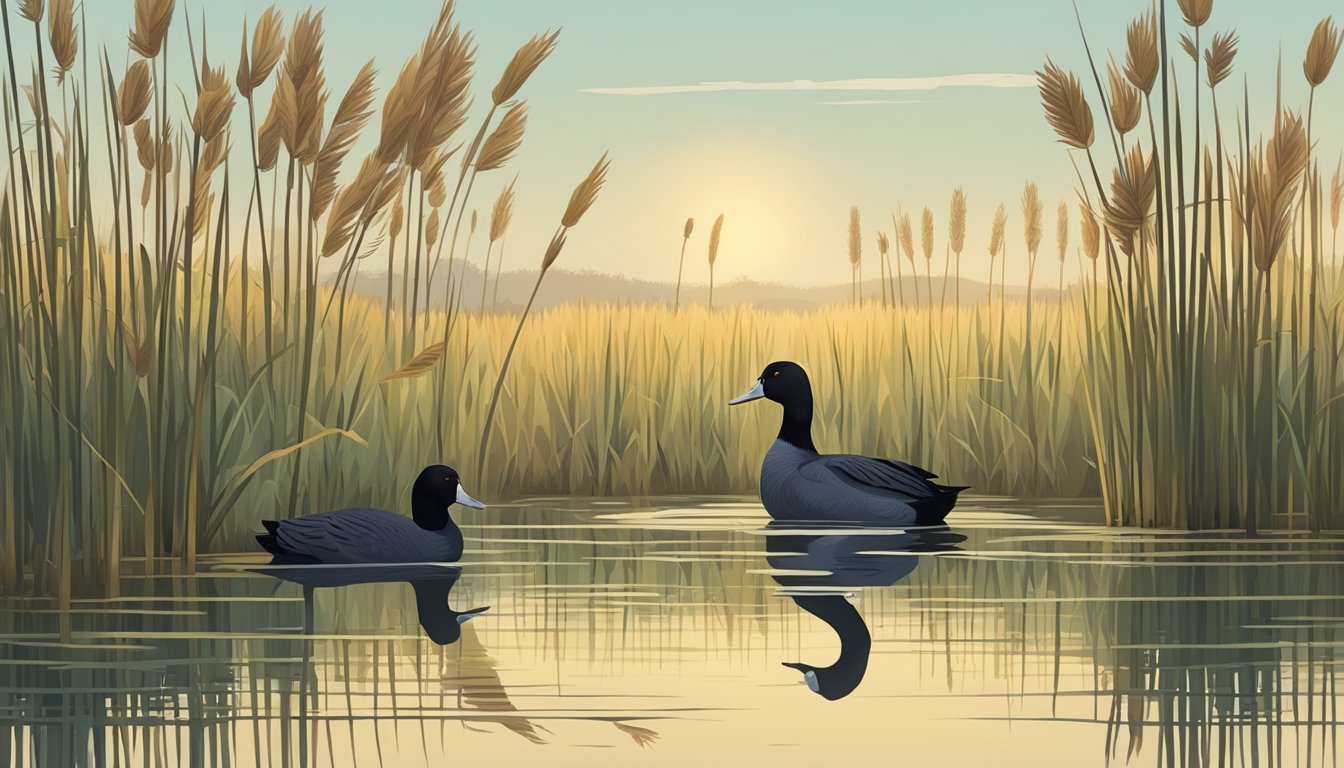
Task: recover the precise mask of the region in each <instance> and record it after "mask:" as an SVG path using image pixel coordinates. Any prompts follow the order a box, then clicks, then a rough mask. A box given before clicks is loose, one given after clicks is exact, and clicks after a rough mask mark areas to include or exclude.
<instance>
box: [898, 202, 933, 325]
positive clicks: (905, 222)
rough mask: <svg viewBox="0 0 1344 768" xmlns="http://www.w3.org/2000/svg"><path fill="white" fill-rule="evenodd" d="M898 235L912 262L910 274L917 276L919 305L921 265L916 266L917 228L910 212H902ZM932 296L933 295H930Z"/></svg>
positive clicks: (902, 250) (916, 301) (903, 249)
mask: <svg viewBox="0 0 1344 768" xmlns="http://www.w3.org/2000/svg"><path fill="white" fill-rule="evenodd" d="M896 237H897V238H898V239H899V240H900V243H901V253H903V254H905V258H906V260H907V261H909V262H910V274H911V275H913V276H914V278H915V305H916V306H918V305H919V267H917V266H915V229H914V227H913V226H911V224H910V214H908V213H902V214H901V221H900V223H899V224H898V225H897V226H896ZM930 298H932V297H930Z"/></svg>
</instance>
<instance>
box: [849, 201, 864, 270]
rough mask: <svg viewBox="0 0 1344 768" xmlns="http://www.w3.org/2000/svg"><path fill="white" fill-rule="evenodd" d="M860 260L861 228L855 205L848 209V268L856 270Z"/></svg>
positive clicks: (861, 251) (861, 255) (861, 247)
mask: <svg viewBox="0 0 1344 768" xmlns="http://www.w3.org/2000/svg"><path fill="white" fill-rule="evenodd" d="M862 258H863V228H862V227H860V226H859V207H858V206H857V205H855V206H851V207H850V209H849V266H850V267H851V268H852V269H858V268H859V260H860V259H862Z"/></svg>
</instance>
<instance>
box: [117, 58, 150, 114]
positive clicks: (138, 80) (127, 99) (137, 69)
mask: <svg viewBox="0 0 1344 768" xmlns="http://www.w3.org/2000/svg"><path fill="white" fill-rule="evenodd" d="M152 92H153V86H152V84H151V82H150V77H149V64H148V63H146V62H144V61H137V62H135V63H134V64H132V65H131V68H130V69H128V70H126V77H124V78H122V80H121V88H119V89H118V91H117V112H119V113H120V114H119V115H118V116H117V117H118V118H119V119H120V120H121V124H122V125H127V126H129V125H134V124H135V123H136V121H138V120H139V119H140V118H141V117H143V116H144V114H145V110H146V109H148V108H149V97H150V95H151V94H152Z"/></svg>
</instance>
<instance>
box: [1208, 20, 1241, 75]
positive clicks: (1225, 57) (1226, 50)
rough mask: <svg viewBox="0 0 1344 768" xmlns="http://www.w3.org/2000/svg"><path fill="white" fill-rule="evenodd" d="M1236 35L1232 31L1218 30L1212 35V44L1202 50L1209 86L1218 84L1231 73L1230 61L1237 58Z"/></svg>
mask: <svg viewBox="0 0 1344 768" xmlns="http://www.w3.org/2000/svg"><path fill="white" fill-rule="evenodd" d="M1238 42H1240V41H1239V40H1238V39H1237V35H1236V34H1235V33H1233V32H1219V33H1218V34H1216V35H1214V36H1213V44H1212V45H1211V46H1209V50H1207V51H1205V52H1204V69H1205V71H1206V72H1207V73H1208V78H1209V87H1210V88H1217V87H1218V84H1219V83H1221V82H1223V81H1224V80H1226V79H1227V78H1228V77H1229V76H1230V75H1231V74H1232V62H1233V61H1235V60H1236V58H1237V43H1238Z"/></svg>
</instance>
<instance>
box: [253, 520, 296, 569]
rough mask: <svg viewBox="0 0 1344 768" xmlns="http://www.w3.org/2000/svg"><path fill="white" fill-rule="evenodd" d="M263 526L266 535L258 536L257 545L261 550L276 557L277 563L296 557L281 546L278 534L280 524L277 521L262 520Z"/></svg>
mask: <svg viewBox="0 0 1344 768" xmlns="http://www.w3.org/2000/svg"><path fill="white" fill-rule="evenodd" d="M261 526H262V527H263V528H265V529H266V533H259V534H257V543H258V544H260V545H261V548H262V549H264V550H266V551H267V552H270V553H271V554H272V555H274V556H275V560H273V561H272V562H276V561H279V560H282V559H289V558H292V557H294V553H293V552H290V551H289V550H287V549H285V548H284V547H283V546H281V545H280V539H279V538H278V534H279V532H280V523H278V522H276V521H275V520H262V521H261Z"/></svg>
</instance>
